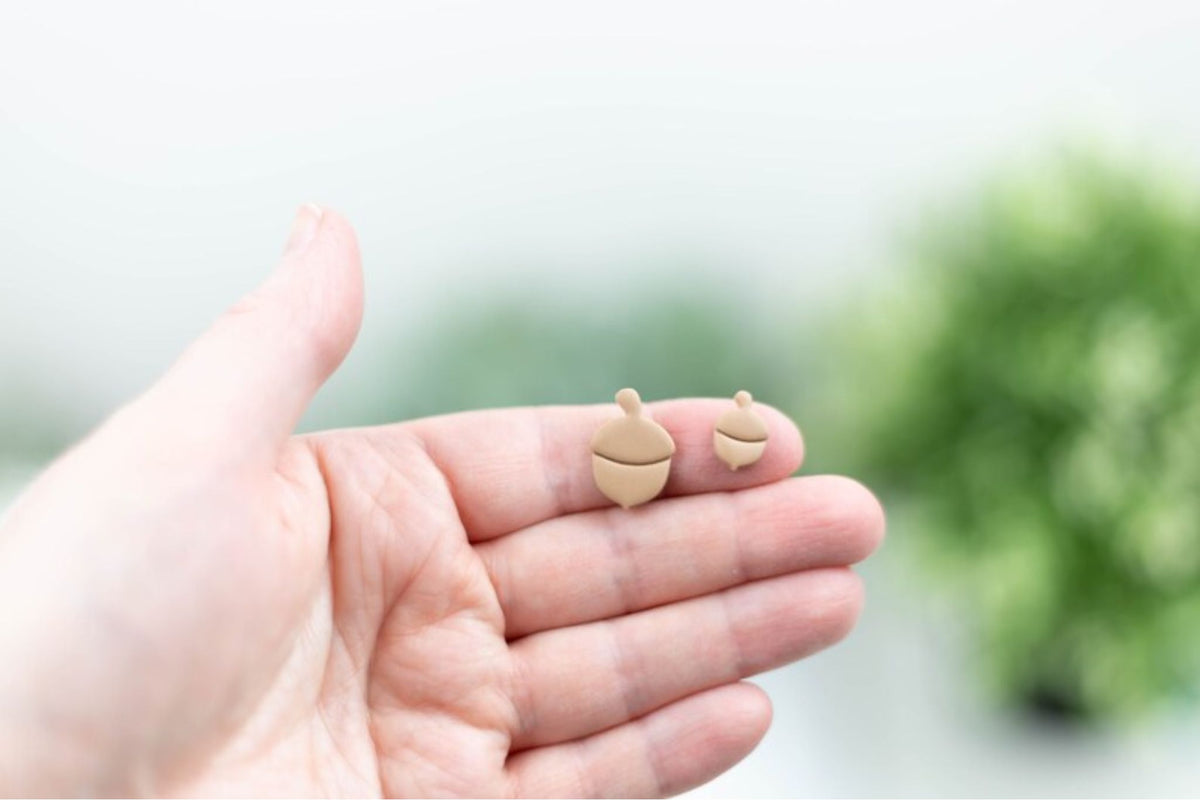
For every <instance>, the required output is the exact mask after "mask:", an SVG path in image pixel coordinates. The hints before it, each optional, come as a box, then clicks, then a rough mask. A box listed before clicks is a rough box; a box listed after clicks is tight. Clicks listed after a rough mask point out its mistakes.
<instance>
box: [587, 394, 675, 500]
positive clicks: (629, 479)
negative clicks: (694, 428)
mask: <svg viewBox="0 0 1200 800" xmlns="http://www.w3.org/2000/svg"><path fill="white" fill-rule="evenodd" d="M617 404H618V405H620V406H621V409H622V410H623V411H624V412H625V416H623V417H621V418H620V419H614V420H612V421H611V422H606V423H605V424H604V426H603V427H602V428H600V430H598V431H596V435H595V436H593V437H592V476H593V477H594V478H595V480H596V487H597V488H598V489H599V490H600V491H601V492H604V496H605V497H607V498H608V499H609V500H612V501H613V502H614V503H616V504H617V505H619V506H621V507H622V508H631V507H633V506H636V505H640V504H642V503H645V502H646V501H648V500H653V499H654V498H655V497H658V495H659V493H660V492H661V491H662V490H663V487H664V486H665V485H666V483H667V475H668V474H670V472H671V456H672V455H674V454H675V442H674V441H672V439H671V435H670V434H669V433H667V431H666V429H665V428H663V427H662V426H661V425H659V424H658V423H656V422H654V421H653V420H651V419H649V418H648V417H645V416H643V415H642V398H640V397H638V393H637V392H635V391H634V390H633V389H622V390H621V391H619V392H617Z"/></svg>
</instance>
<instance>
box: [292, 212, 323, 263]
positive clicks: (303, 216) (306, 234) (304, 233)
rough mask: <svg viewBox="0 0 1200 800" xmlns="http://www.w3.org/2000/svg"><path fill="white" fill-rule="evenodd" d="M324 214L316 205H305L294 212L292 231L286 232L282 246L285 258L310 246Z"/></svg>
mask: <svg viewBox="0 0 1200 800" xmlns="http://www.w3.org/2000/svg"><path fill="white" fill-rule="evenodd" d="M324 214H325V212H324V211H323V210H322V209H321V207H320V206H319V205H317V204H316V203H305V204H304V205H302V206H300V210H299V211H297V212H296V218H295V219H293V220H292V229H291V230H290V231H288V238H287V244H285V245H284V246H283V254H284V255H285V256H291V255H296V254H298V253H303V252H304V250H305V248H307V247H308V246H309V245H310V244H312V240H313V239H315V238H316V236H317V231H318V230H320V229H321V217H322V216H324Z"/></svg>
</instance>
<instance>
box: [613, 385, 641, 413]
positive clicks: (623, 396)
mask: <svg viewBox="0 0 1200 800" xmlns="http://www.w3.org/2000/svg"><path fill="white" fill-rule="evenodd" d="M617 405H619V406H620V407H621V409H622V410H623V411H624V412H625V413H626V414H628V415H629V416H631V417H636V416H638V415H640V414H641V413H642V398H641V397H640V396H639V395H638V393H637V391H636V390H634V389H622V390H621V391H619V392H617Z"/></svg>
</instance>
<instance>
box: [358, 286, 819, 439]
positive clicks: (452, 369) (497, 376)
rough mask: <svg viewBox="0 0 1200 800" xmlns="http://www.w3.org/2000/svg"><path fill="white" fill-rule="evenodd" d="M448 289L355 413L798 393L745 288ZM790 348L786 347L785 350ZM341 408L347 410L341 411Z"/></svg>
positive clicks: (780, 348) (778, 335)
mask: <svg viewBox="0 0 1200 800" xmlns="http://www.w3.org/2000/svg"><path fill="white" fill-rule="evenodd" d="M472 296H473V297H476V298H482V299H479V300H475V301H472V300H469V299H466V298H463V297H456V298H452V299H451V300H450V301H449V302H447V303H445V304H444V306H443V307H444V308H445V309H446V310H445V311H444V312H443V313H442V314H440V315H438V317H437V321H436V322H434V323H433V324H432V325H431V326H426V327H424V328H423V330H422V331H421V335H420V336H418V337H416V338H415V339H410V340H409V342H408V349H406V350H405V351H403V352H399V353H397V354H396V358H395V363H396V364H397V365H403V366H401V367H400V368H398V369H397V372H396V379H395V381H392V382H389V384H388V385H387V386H385V387H379V386H376V387H374V389H373V391H371V392H362V393H360V396H361V397H363V398H364V403H367V404H373V405H372V406H371V407H369V408H368V407H366V406H362V407H360V408H359V409H358V410H356V411H354V412H353V413H352V416H353V417H354V418H356V419H358V420H361V421H371V422H383V421H391V420H396V419H405V418H411V417H418V416H424V415H427V414H437V413H444V412H451V411H461V410H466V409H472V408H484V407H492V406H511V405H540V404H555V403H609V402H612V401H613V395H614V394H615V393H616V391H617V390H618V389H620V388H621V387H623V386H633V387H635V388H636V389H637V390H638V391H639V392H640V393H641V395H642V397H643V398H644V399H645V400H647V401H653V400H658V399H662V398H668V397H680V396H693V395H694V396H713V397H732V396H733V394H734V392H736V391H737V390H738V389H741V388H750V389H751V390H752V391H753V392H754V394H755V396H756V397H758V398H760V399H761V400H762V401H763V402H772V401H774V402H776V403H779V402H782V401H784V400H787V399H790V398H791V397H793V396H794V395H795V392H796V385H797V383H798V376H799V375H800V370H799V368H798V367H797V364H798V362H799V356H798V354H797V353H796V352H795V346H794V342H793V337H791V336H788V335H787V334H786V333H783V332H779V331H776V330H775V329H773V328H772V327H771V326H770V324H769V321H768V320H766V319H764V318H763V316H762V315H756V314H754V313H753V309H754V308H755V304H754V302H753V301H752V300H750V299H749V298H744V297H739V296H737V295H721V294H719V293H718V292H717V291H716V290H713V289H710V288H706V286H705V283H704V281H698V282H697V283H694V284H693V285H691V286H688V287H686V288H684V289H682V290H680V289H675V290H670V289H668V288H666V287H663V288H661V289H656V288H655V287H653V286H650V287H642V288H641V289H639V291H638V293H637V299H636V300H635V301H634V302H633V303H629V302H628V301H627V299H625V298H621V297H602V296H592V297H569V296H567V295H565V293H553V292H552V293H551V294H549V295H548V296H542V297H536V296H530V295H528V294H525V295H518V294H512V295H504V294H498V295H497V294H495V293H488V292H475V293H473V294H472ZM789 348H790V349H789ZM342 416H343V418H344V417H345V416H346V410H345V409H343V410H342Z"/></svg>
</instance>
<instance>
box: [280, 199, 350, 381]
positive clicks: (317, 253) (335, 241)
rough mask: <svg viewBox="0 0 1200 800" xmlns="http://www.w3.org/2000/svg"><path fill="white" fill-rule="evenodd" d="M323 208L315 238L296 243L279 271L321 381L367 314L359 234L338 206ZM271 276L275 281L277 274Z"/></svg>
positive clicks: (321, 207)
mask: <svg viewBox="0 0 1200 800" xmlns="http://www.w3.org/2000/svg"><path fill="white" fill-rule="evenodd" d="M310 207H311V208H316V209H318V210H319V219H318V221H317V223H316V229H315V231H314V232H313V233H312V236H311V239H310V240H309V241H308V242H307V243H306V244H305V245H304V246H303V247H300V248H292V249H290V250H289V251H288V253H287V254H286V255H285V257H284V263H283V264H282V265H281V269H280V270H279V271H278V272H277V276H278V278H277V280H278V281H279V282H280V283H282V290H283V291H285V292H286V293H288V294H289V295H290V296H291V298H292V301H291V303H289V307H290V308H291V309H292V310H293V314H294V317H293V319H294V322H295V323H296V326H297V328H296V329H297V330H302V331H303V332H304V333H305V334H306V338H307V340H308V346H309V347H310V348H311V352H312V355H313V363H314V364H315V365H316V367H317V370H318V373H319V374H318V376H317V377H318V380H321V381H323V380H324V379H325V378H327V377H328V376H329V374H330V373H332V372H333V370H334V369H336V368H337V366H338V365H339V364H340V363H341V362H342V360H343V359H344V358H345V357H346V354H347V353H349V351H350V348H351V347H352V346H353V344H354V340H355V339H356V338H357V337H358V331H359V329H360V327H361V325H362V317H363V302H364V300H363V297H364V290H363V272H362V256H361V251H360V249H359V244H358V236H357V234H356V233H355V231H354V227H353V226H352V225H351V224H350V222H349V221H348V220H347V219H346V218H345V217H344V216H342V215H341V214H340V213H338V212H337V211H335V210H333V209H330V208H326V207H323V206H315V205H313V204H307V205H306V206H304V207H302V211H301V213H304V211H305V210H306V209H309V208H310ZM272 282H275V279H273V281H272Z"/></svg>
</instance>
